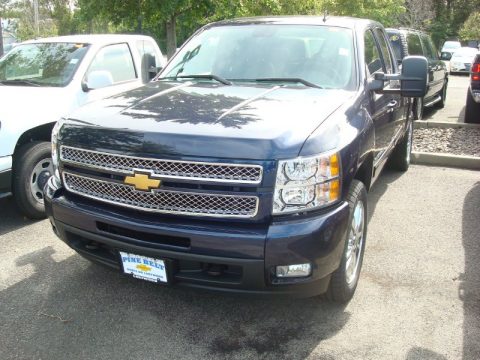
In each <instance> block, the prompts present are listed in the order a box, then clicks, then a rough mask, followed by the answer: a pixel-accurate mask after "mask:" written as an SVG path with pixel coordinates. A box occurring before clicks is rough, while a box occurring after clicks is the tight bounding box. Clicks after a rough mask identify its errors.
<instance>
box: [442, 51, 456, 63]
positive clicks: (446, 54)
mask: <svg viewBox="0 0 480 360" xmlns="http://www.w3.org/2000/svg"><path fill="white" fill-rule="evenodd" d="M452 55H453V54H452V53H450V52H447V51H444V52H442V54H441V55H440V59H441V60H443V61H450V60H451V59H452Z"/></svg>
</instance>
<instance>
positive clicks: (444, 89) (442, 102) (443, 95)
mask: <svg viewBox="0 0 480 360" xmlns="http://www.w3.org/2000/svg"><path fill="white" fill-rule="evenodd" d="M447 86H448V81H445V82H444V83H443V87H442V90H441V91H440V94H439V95H440V101H439V102H438V103H437V107H438V108H439V109H443V108H444V107H445V102H446V101H447Z"/></svg>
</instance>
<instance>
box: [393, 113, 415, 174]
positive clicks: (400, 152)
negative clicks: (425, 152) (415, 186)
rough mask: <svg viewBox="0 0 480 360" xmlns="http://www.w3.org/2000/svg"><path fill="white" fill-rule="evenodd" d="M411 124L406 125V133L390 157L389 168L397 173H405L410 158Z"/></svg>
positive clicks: (411, 145) (411, 143)
mask: <svg viewBox="0 0 480 360" xmlns="http://www.w3.org/2000/svg"><path fill="white" fill-rule="evenodd" d="M412 147H413V122H412V121H409V122H408V123H407V131H406V132H405V135H404V136H403V139H402V140H401V141H400V142H399V143H398V144H397V146H396V147H395V149H394V150H393V152H392V155H391V156H390V159H389V161H390V167H391V168H392V169H393V170H397V171H407V170H408V168H409V166H410V160H411V158H412Z"/></svg>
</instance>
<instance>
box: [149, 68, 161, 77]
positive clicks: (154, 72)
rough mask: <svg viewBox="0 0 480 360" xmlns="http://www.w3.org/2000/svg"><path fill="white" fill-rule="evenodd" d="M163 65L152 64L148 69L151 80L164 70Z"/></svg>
mask: <svg viewBox="0 0 480 360" xmlns="http://www.w3.org/2000/svg"><path fill="white" fill-rule="evenodd" d="M162 69H163V67H162V66H150V68H149V69H148V77H149V79H150V80H152V79H153V78H154V77H155V76H157V74H158V73H159V72H160V71H162Z"/></svg>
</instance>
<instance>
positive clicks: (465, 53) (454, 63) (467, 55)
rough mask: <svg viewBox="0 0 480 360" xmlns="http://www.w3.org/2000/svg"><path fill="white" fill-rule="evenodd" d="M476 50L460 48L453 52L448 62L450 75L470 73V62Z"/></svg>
mask: <svg viewBox="0 0 480 360" xmlns="http://www.w3.org/2000/svg"><path fill="white" fill-rule="evenodd" d="M477 53H478V50H477V49H475V48H471V47H462V48H460V49H457V50H455V52H454V53H453V54H452V58H451V60H450V73H451V74H454V73H464V74H468V73H470V68H471V66H472V62H473V60H474V58H475V55H477Z"/></svg>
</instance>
